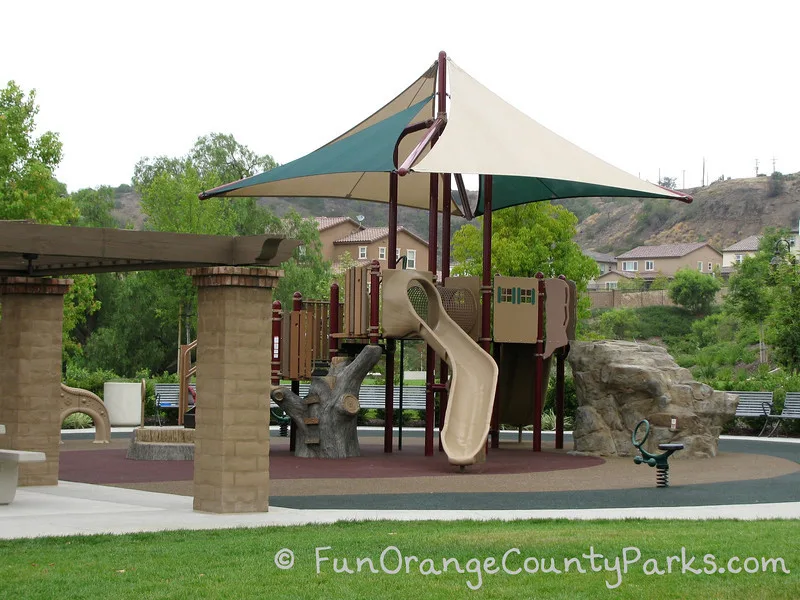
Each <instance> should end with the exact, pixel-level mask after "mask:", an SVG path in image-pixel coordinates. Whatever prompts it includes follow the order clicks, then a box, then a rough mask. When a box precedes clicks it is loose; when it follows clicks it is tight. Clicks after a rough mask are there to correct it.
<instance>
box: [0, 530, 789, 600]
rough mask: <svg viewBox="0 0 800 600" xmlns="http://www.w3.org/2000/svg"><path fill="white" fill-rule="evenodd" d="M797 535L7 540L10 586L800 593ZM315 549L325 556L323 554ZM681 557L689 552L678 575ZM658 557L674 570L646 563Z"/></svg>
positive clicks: (224, 592) (47, 594)
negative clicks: (282, 564) (400, 563)
mask: <svg viewBox="0 0 800 600" xmlns="http://www.w3.org/2000/svg"><path fill="white" fill-rule="evenodd" d="M798 538H800V524H799V523H798V521H760V522H734V521H705V522H669V521H665V522H659V521H633V520H631V521H588V522H570V521H517V522H509V523H503V522H490V523H477V522H466V521H465V522H419V523H414V522H407V523H398V522H365V523H345V524H335V525H313V526H304V527H287V528H283V527H273V528H259V529H239V530H217V531H189V532H165V533H153V534H137V535H124V536H90V537H71V538H45V539H37V540H13V541H0V556H2V557H3V560H2V561H0V598H20V599H27V598H52V597H54V596H56V595H63V594H65V595H68V596H69V597H70V598H75V599H81V598H86V599H92V600H94V599H96V598H103V597H105V598H137V599H138V598H148V599H155V598H175V599H182V598H187V599H188V598H191V599H198V598H232V599H233V598H236V599H238V598H292V599H296V598H337V599H338V598H407V597H410V598H446V599H451V598H468V597H476V598H477V597H487V598H514V599H518V598H534V597H535V598H565V599H566V598H569V599H573V598H603V597H609V598H614V599H615V600H616V599H617V598H631V599H634V598H635V599H637V600H640V599H641V598H670V599H671V598H703V599H708V598H770V599H777V598H798V597H800V575H799V574H800V545H798V544H797V540H798ZM387 548H388V550H387ZM392 548H394V549H392ZM626 548H627V550H624V549H626ZM682 548H685V551H684V552H685V554H686V556H687V560H688V559H689V558H691V556H695V557H696V558H695V560H694V563H693V564H691V565H690V567H691V568H693V569H697V568H699V569H704V568H705V569H706V570H709V571H710V570H711V566H710V563H711V562H712V559H711V558H710V557H709V558H708V559H707V560H708V563H705V562H704V557H705V556H706V555H714V557H715V558H714V559H713V562H714V563H715V564H716V565H718V566H722V567H723V568H726V567H727V566H728V561H729V560H730V559H731V558H732V557H739V561H738V562H737V561H734V562H733V563H731V566H733V567H741V566H746V567H747V568H749V569H750V570H755V567H756V566H757V567H758V571H759V572H757V573H752V574H748V573H746V572H745V571H744V570H742V572H741V573H730V572H727V568H726V572H725V573H715V574H706V573H700V574H694V573H691V572H686V573H682V572H681V571H682V569H681V558H680V557H681V554H682ZM282 549H291V550H292V551H293V553H294V566H293V568H291V569H287V570H281V569H279V568H278V567H277V566H276V559H275V556H276V553H278V552H280V551H281V550H282ZM395 549H396V550H395ZM514 549H518V551H519V553H517V552H516V551H515V550H514ZM591 549H593V551H594V554H595V558H594V559H591V558H590V554H589V553H590V552H591V551H592V550H591ZM384 551H385V555H384V556H385V566H386V568H387V570H393V569H394V568H395V566H396V565H397V560H398V559H397V556H398V553H399V554H400V555H402V556H403V557H404V562H407V564H408V572H406V569H405V568H402V569H401V570H400V572H399V573H397V574H387V573H383V572H379V573H373V572H370V569H369V563H367V562H366V561H362V563H361V564H362V569H361V572H355V573H352V574H349V573H345V572H336V570H338V571H342V570H343V568H344V567H345V564H344V559H346V560H347V565H346V567H347V568H349V569H351V570H353V571H356V568H357V564H358V562H357V561H358V559H359V558H362V559H364V558H370V559H371V560H372V564H373V565H374V566H375V568H376V569H377V570H379V571H380V569H381V563H380V557H381V554H382V553H384ZM637 551H638V552H640V553H641V558H639V560H638V561H636V562H635V563H633V564H632V565H631V567H630V568H629V569H628V572H627V573H625V572H621V571H622V567H621V566H620V572H617V570H616V567H615V566H616V559H617V558H620V561H621V559H622V557H623V552H624V553H625V556H627V557H628V558H629V559H634V558H635V557H636V553H637ZM506 553H508V559H509V560H508V563H507V567H508V570H509V571H515V570H517V569H520V570H521V572H519V573H516V574H512V573H505V572H503V570H502V569H500V570H499V572H498V573H491V572H490V571H493V570H494V569H495V568H496V567H499V566H500V565H501V561H502V557H503V555H504V554H506ZM317 554H318V555H319V557H320V558H321V559H324V558H327V559H328V560H321V561H319V562H318V561H317V560H316V556H317ZM599 554H602V555H604V556H605V557H606V559H607V561H608V562H607V563H605V562H604V559H603V558H599V557H597V555H599ZM584 555H586V556H584ZM410 556H416V557H417V560H416V561H415V560H412V559H408V557H410ZM671 556H676V557H678V558H676V559H674V560H672V561H671V565H672V566H671V570H672V572H671V573H669V572H667V563H668V558H667V557H671ZM488 557H493V558H494V559H495V563H496V565H495V566H493V565H492V564H491V562H487V558H488ZM527 557H535V558H536V563H534V561H533V560H531V561H528V567H529V569H530V570H534V566H537V565H538V566H539V571H538V572H536V573H526V572H525V570H522V568H523V566H524V563H525V559H526V558H527ZM587 557H588V558H587ZM747 557H756V558H757V559H758V560H750V561H746V560H745V558H747ZM762 557H766V558H782V559H783V561H784V565H785V570H787V571H790V573H785V572H783V569H782V568H781V565H780V564H777V571H778V572H773V571H772V567H771V563H767V571H768V572H761V570H762V569H761V567H762V560H761V559H762ZM446 558H454V559H456V560H457V561H458V562H459V565H460V567H461V569H462V570H463V572H458V571H457V570H456V569H455V564H454V563H452V562H450V563H448V569H447V572H443V573H442V574H436V573H432V574H428V575H424V574H421V573H420V570H423V571H429V570H431V569H436V570H439V571H441V570H442V567H443V560H444V559H446ZM551 558H553V559H554V565H555V566H556V567H557V568H558V569H559V570H561V571H564V567H565V559H567V558H576V559H579V562H580V564H581V567H582V569H583V570H585V571H586V572H585V573H580V572H578V565H577V562H571V563H570V564H569V567H570V568H569V572H563V573H560V574H558V573H542V568H541V564H542V563H544V564H545V565H546V566H548V567H549V566H550V559H551ZM425 559H431V560H430V561H426V560H425ZM471 559H474V560H471ZM543 559H544V560H543ZM592 560H593V561H594V565H595V567H596V569H597V572H595V571H593V570H592V568H591V567H592V564H591V562H592ZM648 560H649V561H650V562H646V561H648ZM606 566H607V567H608V570H606ZM654 567H655V568H658V569H660V570H662V571H664V572H665V573H664V574H663V575H659V574H651V575H646V574H644V572H643V570H644V568H647V569H649V570H653V568H654ZM715 568H716V567H715ZM620 581H621V583H619V582H620ZM617 583H619V585H618V587H616V588H615V589H609V585H612V586H613V585H616V584H617ZM479 584H480V588H479V589H477V590H473V589H472V588H476V587H478V585H479Z"/></svg>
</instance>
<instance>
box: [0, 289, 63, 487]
mask: <svg viewBox="0 0 800 600" xmlns="http://www.w3.org/2000/svg"><path fill="white" fill-rule="evenodd" d="M70 285H72V280H71V279H49V278H40V277H0V304H2V310H3V316H2V319H0V423H3V424H4V425H5V426H6V435H4V436H1V437H0V447H3V448H9V449H12V450H31V451H35V452H44V453H45V455H46V456H47V460H46V462H43V463H24V464H21V465H20V467H19V485H58V454H59V444H60V442H61V342H62V340H61V329H62V325H63V320H64V294H66V293H67V291H68V290H69V287H70Z"/></svg>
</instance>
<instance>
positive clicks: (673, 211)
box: [564, 173, 800, 254]
mask: <svg viewBox="0 0 800 600" xmlns="http://www.w3.org/2000/svg"><path fill="white" fill-rule="evenodd" d="M686 191H687V192H688V193H690V194H692V196H694V202H693V203H692V204H688V205H686V204H683V203H681V202H676V201H671V200H636V199H626V198H608V199H602V198H592V199H588V201H587V200H584V201H582V202H579V206H578V207H576V208H577V210H573V209H572V208H571V207H570V202H571V201H569V200H567V201H564V206H566V207H567V208H569V209H570V210H573V212H576V214H578V215H579V218H580V217H582V219H581V221H580V224H579V226H578V236H577V242H578V243H579V244H580V245H581V247H582V248H584V249H594V250H597V251H600V252H609V253H612V254H613V253H619V252H623V251H625V250H630V249H631V248H634V247H636V246H638V245H642V244H669V243H679V242H709V243H711V244H712V245H713V246H714V247H716V248H717V249H718V250H722V249H723V248H724V247H726V246H730V245H731V244H733V243H735V242H737V241H739V240H741V239H743V238H746V237H748V236H750V235H755V234H758V233H761V232H762V231H763V230H764V229H765V228H767V227H774V228H776V229H792V228H797V225H798V219H800V173H796V174H794V175H785V176H778V177H764V176H762V177H757V178H756V177H753V178H750V179H729V180H726V181H717V182H714V183H712V184H710V185H708V186H706V187H702V188H695V189H691V190H686Z"/></svg>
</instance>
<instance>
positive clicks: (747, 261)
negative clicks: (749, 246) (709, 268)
mask: <svg viewBox="0 0 800 600" xmlns="http://www.w3.org/2000/svg"><path fill="white" fill-rule="evenodd" d="M772 295H773V294H772V288H771V286H770V267H769V258H768V256H767V254H766V252H762V253H759V254H758V255H756V256H747V257H745V258H744V260H742V262H741V263H740V264H739V265H737V266H736V270H735V271H734V273H733V274H731V276H730V279H729V280H728V294H727V296H726V297H725V307H726V309H727V310H728V312H730V313H731V314H733V315H735V316H737V317H739V318H740V319H742V320H743V321H745V322H749V323H756V324H757V325H758V334H759V335H758V337H759V357H760V362H762V363H764V362H767V355H766V346H765V343H764V342H765V339H766V337H765V330H764V325H765V323H766V320H767V318H768V317H769V315H770V313H771V312H772Z"/></svg>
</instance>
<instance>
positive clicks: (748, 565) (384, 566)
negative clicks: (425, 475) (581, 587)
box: [275, 546, 791, 590]
mask: <svg viewBox="0 0 800 600" xmlns="http://www.w3.org/2000/svg"><path fill="white" fill-rule="evenodd" d="M313 558H314V568H315V571H316V573H317V574H321V573H334V574H340V575H351V574H355V573H367V574H380V573H383V574H386V575H398V576H399V575H417V574H418V575H423V576H434V577H435V576H440V575H444V574H453V573H458V574H463V575H464V576H465V577H464V582H465V584H466V586H467V587H468V588H469V589H471V590H478V589H480V588H481V587H483V585H484V582H485V580H486V578H487V576H488V577H491V576H493V575H498V574H505V575H510V576H520V577H530V576H537V577H552V576H558V575H561V574H564V573H579V574H591V573H601V572H602V573H605V574H606V577H605V578H604V579H605V585H606V587H607V588H608V589H610V590H613V589H616V588H618V587H619V586H621V585H622V584H623V582H624V580H625V575H627V574H628V573H632V572H635V571H637V570H638V571H639V572H641V573H642V574H644V575H648V576H656V577H658V576H667V575H681V576H692V577H703V576H712V575H718V574H719V575H721V574H724V573H731V574H733V575H738V576H747V575H754V574H756V573H775V574H789V573H790V572H791V571H790V569H789V567H788V566H787V565H786V562H785V561H784V559H783V558H780V557H766V556H761V557H755V556H748V557H739V556H730V557H718V556H715V555H713V554H703V555H697V556H696V555H694V554H692V553H690V552H689V551H688V550H687V549H686V548H685V547H682V548H681V549H680V551H679V552H676V553H674V554H673V555H665V556H658V557H656V556H645V554H644V553H643V552H642V551H641V550H640V549H639V548H637V547H635V546H627V547H625V548H622V550H621V552H620V553H619V554H617V555H613V556H606V555H603V554H601V553H599V552H596V551H595V549H594V546H590V547H589V549H588V551H587V552H586V553H584V554H581V555H579V556H575V557H556V556H541V555H539V556H537V555H536V553H535V552H531V551H526V550H521V549H520V548H509V549H508V550H506V552H505V553H503V554H502V555H499V556H485V557H482V558H466V559H465V558H452V557H450V558H447V557H436V558H433V557H424V556H418V555H415V554H411V553H406V552H404V551H403V550H401V549H400V548H398V547H397V546H387V547H386V548H385V549H384V550H383V551H382V552H381V553H380V554H377V555H373V556H354V555H352V554H350V555H346V553H341V552H336V551H335V550H334V549H333V548H332V547H331V546H319V547H317V548H315V551H314V557H313ZM275 565H276V566H277V567H278V568H279V569H292V568H294V566H295V556H294V553H293V552H292V551H291V550H290V549H288V548H283V549H281V550H279V551H278V552H277V553H276V554H275Z"/></svg>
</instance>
